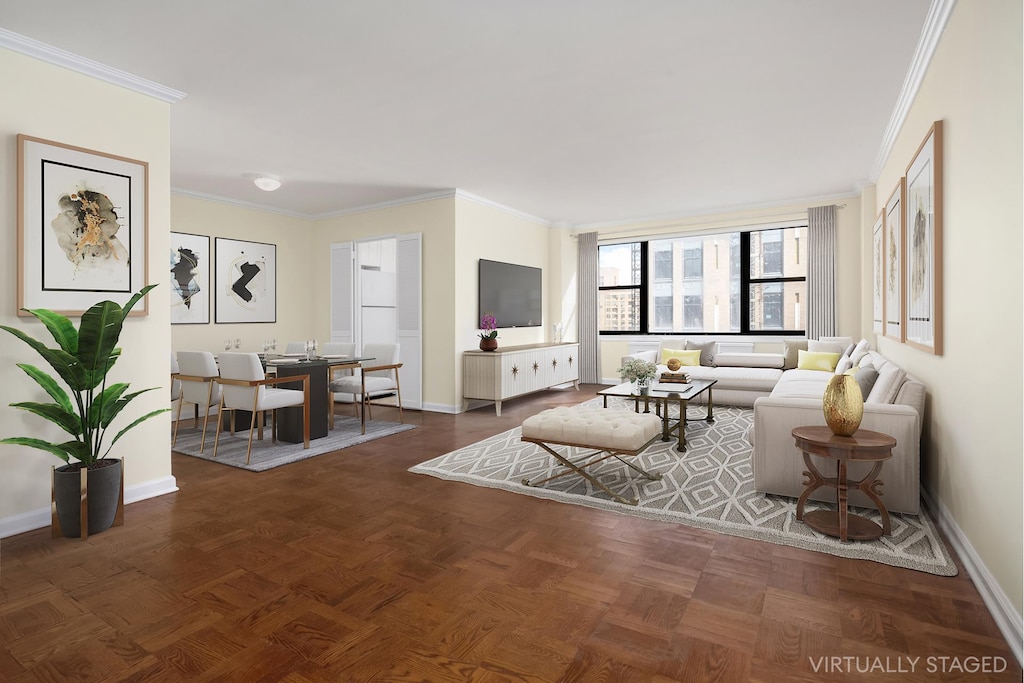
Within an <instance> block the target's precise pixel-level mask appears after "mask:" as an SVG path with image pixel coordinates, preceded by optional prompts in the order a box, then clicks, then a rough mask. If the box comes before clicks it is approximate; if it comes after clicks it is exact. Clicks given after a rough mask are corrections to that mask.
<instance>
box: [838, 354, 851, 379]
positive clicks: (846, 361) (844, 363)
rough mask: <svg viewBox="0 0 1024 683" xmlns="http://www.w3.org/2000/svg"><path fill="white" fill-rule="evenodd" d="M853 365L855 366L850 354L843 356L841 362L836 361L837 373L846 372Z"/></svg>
mask: <svg viewBox="0 0 1024 683" xmlns="http://www.w3.org/2000/svg"><path fill="white" fill-rule="evenodd" d="M852 367H853V361H852V360H850V357H849V356H842V357H841V358H840V359H839V362H838V363H836V374H837V375H841V374H843V373H844V372H846V371H847V370H849V369H850V368H852Z"/></svg>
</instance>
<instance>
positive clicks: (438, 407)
mask: <svg viewBox="0 0 1024 683" xmlns="http://www.w3.org/2000/svg"><path fill="white" fill-rule="evenodd" d="M423 410H426V411H429V412H432V413H447V414H449V415H455V414H457V413H460V412H462V411H460V410H459V409H458V408H457V407H455V406H450V405H446V404H444V403H424V404H423Z"/></svg>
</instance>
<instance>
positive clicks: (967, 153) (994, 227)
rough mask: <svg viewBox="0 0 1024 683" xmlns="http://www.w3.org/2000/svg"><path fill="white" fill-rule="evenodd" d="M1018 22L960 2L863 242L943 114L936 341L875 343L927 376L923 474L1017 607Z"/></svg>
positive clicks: (991, 8) (1012, 8) (1021, 219)
mask: <svg viewBox="0 0 1024 683" xmlns="http://www.w3.org/2000/svg"><path fill="white" fill-rule="evenodd" d="M1021 25H1022V11H1021V3H1020V2H1015V1H1010V0H990V1H985V2H980V1H972V2H960V3H957V5H956V8H955V10H954V12H953V15H952V17H951V19H950V22H949V25H948V26H947V27H946V31H945V33H944V34H943V37H942V40H941V42H940V43H939V46H938V49H937V51H936V53H935V56H934V58H933V59H932V62H931V65H930V67H929V69H928V72H927V74H926V76H925V79H924V82H923V83H922V86H921V89H920V92H919V93H918V95H917V98H916V100H915V101H914V103H913V105H912V107H911V110H910V113H909V115H908V117H907V120H906V123H905V124H904V125H903V128H902V130H901V131H900V133H899V137H898V138H897V140H896V142H895V145H894V147H893V150H892V153H891V154H890V156H889V159H888V161H887V162H886V164H885V166H884V167H883V170H882V173H881V175H880V176H879V179H878V184H877V188H878V189H877V192H876V197H875V204H874V213H873V214H872V215H870V216H865V217H864V221H863V228H864V230H865V236H864V242H863V243H864V244H865V245H868V246H867V249H865V250H864V252H863V253H865V254H867V253H869V251H870V224H871V223H872V222H873V221H874V216H875V215H876V214H877V212H878V211H879V210H880V209H881V202H883V201H885V198H887V197H888V196H889V194H890V192H891V191H892V188H893V187H895V185H896V182H897V181H898V179H899V177H900V176H901V175H903V174H904V172H905V170H906V166H907V164H908V163H909V162H910V160H911V158H912V157H913V155H914V153H915V151H916V150H917V147H918V145H919V144H920V143H921V140H922V139H923V138H924V136H925V134H926V132H927V130H928V128H929V126H931V124H932V122H933V121H935V120H938V119H942V120H943V122H944V123H943V125H944V128H945V137H944V146H945V150H944V157H943V161H944V184H943V187H944V192H945V202H944V206H943V210H944V216H943V218H944V225H943V240H944V257H943V267H944V269H945V281H944V285H943V293H944V297H945V302H944V306H943V315H944V324H943V330H944V336H945V350H944V353H943V355H941V356H932V355H929V354H927V353H924V352H922V351H919V350H916V349H914V348H911V347H909V346H906V345H904V344H899V343H895V342H893V341H891V340H889V339H884V338H883V339H878V342H877V343H878V345H879V347H880V348H881V351H882V352H883V353H885V354H886V355H887V356H889V357H890V358H892V359H893V360H894V361H896V362H897V363H899V364H900V365H901V366H903V367H904V368H906V369H907V370H908V371H909V372H911V373H913V374H914V375H916V376H918V377H919V378H921V379H922V380H924V382H925V384H927V385H928V387H929V401H928V407H927V409H926V415H925V439H924V443H923V458H924V460H923V463H922V468H923V472H924V482H925V486H926V488H927V489H928V490H929V491H930V492H931V493H932V494H933V495H934V496H936V497H937V499H938V502H939V503H940V504H941V505H942V506H944V508H945V509H946V510H947V511H948V513H949V514H950V515H951V516H952V518H953V519H954V520H955V521H956V524H957V526H959V528H960V529H961V530H962V531H963V533H964V534H965V536H966V537H967V539H968V540H969V543H970V544H971V546H973V549H974V550H975V551H976V552H977V554H978V556H979V557H980V559H981V561H982V562H983V563H984V565H985V567H987V569H988V571H990V572H991V573H992V575H993V577H994V578H995V580H996V581H997V582H998V584H999V586H1000V587H1001V588H1002V590H1003V591H1004V592H1005V594H1006V596H1007V597H1008V598H1009V600H1010V601H1011V602H1012V605H1013V607H1014V608H1015V609H1016V610H1017V614H1018V616H1019V615H1020V614H1021V611H1022V583H1024V573H1022V569H1021V561H1022V553H1024V551H1022V538H1024V529H1022V515H1024V511H1022V504H1021V482H1022V478H1024V471H1022V458H1021V397H1022V396H1024V386H1022V377H1024V367H1022V361H1021V339H1022V326H1021V304H1020V301H1021V299H1020V297H1021V293H1022V290H1024V287H1022V278H1021V253H1022V238H1021V234H1022V230H1021V226H1022V224H1024V212H1022V206H1021V188H1022V187H1024V173H1022V166H1021V149H1022V145H1024V136H1022V105H1021V103H1022V98H1024V93H1022V53H1024V50H1022V37H1021V36H1022V32H1021ZM866 282H870V280H866ZM866 291H867V290H865V292H866ZM866 329H870V327H867V328H866Z"/></svg>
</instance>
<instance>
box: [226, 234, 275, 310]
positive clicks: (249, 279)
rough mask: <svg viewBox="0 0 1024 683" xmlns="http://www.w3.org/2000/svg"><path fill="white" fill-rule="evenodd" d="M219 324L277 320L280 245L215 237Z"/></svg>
mask: <svg viewBox="0 0 1024 683" xmlns="http://www.w3.org/2000/svg"><path fill="white" fill-rule="evenodd" d="M215 247H216V255H215V258H216V263H217V266H216V269H215V272H216V278H217V281H216V285H215V286H216V295H215V297H214V304H215V308H216V322H217V323H273V322H277V245H276V244H265V243H263V242H246V241H244V240H234V239H228V238H225V237H217V238H216V239H215Z"/></svg>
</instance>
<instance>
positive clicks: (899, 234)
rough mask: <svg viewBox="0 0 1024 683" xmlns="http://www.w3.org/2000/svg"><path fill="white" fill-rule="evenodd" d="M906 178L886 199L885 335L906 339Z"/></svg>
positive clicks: (896, 339)
mask: <svg viewBox="0 0 1024 683" xmlns="http://www.w3.org/2000/svg"><path fill="white" fill-rule="evenodd" d="M906 187H907V185H906V179H905V178H900V182H899V184H898V185H897V186H896V189H895V190H893V192H892V195H890V196H889V201H887V202H886V203H885V276H884V278H883V279H884V281H885V301H884V307H885V336H886V337H889V338H890V339H894V340H895V341H898V342H902V341H903V339H904V337H903V287H904V284H903V283H904V267H903V259H904V251H903V244H904V219H903V216H904V206H905V203H904V201H903V200H904V196H905V195H906Z"/></svg>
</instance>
